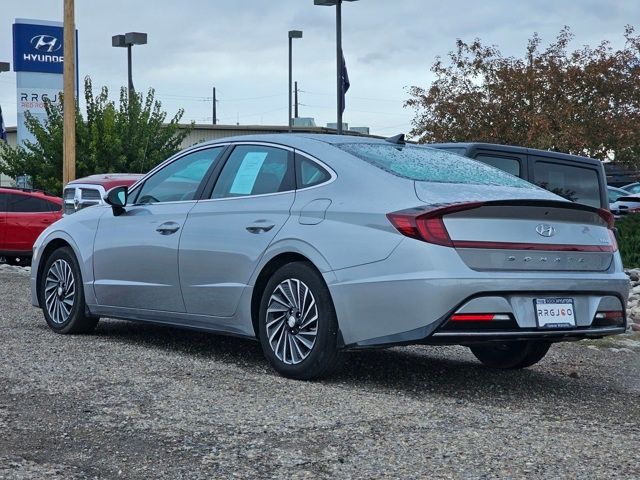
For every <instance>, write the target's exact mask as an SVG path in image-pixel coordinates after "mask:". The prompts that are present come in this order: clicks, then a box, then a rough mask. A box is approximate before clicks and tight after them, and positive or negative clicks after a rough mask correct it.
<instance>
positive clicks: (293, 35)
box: [289, 30, 302, 132]
mask: <svg viewBox="0 0 640 480" xmlns="http://www.w3.org/2000/svg"><path fill="white" fill-rule="evenodd" d="M294 38H302V31H300V30H289V132H292V131H293V118H291V108H292V104H291V94H292V92H291V90H292V88H293V39H294Z"/></svg>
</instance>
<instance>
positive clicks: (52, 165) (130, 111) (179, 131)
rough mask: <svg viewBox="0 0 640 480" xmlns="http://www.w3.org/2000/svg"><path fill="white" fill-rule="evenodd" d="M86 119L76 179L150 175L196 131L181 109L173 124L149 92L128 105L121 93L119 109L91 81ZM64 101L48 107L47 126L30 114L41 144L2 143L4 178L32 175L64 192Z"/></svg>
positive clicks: (81, 121) (79, 120)
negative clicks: (98, 175)
mask: <svg viewBox="0 0 640 480" xmlns="http://www.w3.org/2000/svg"><path fill="white" fill-rule="evenodd" d="M84 94H85V100H86V119H85V118H84V117H83V115H82V113H81V112H80V111H79V109H78V112H77V114H76V174H77V176H78V177H84V176H86V175H91V174H94V173H113V172H128V173H144V172H146V171H148V170H150V169H151V168H152V167H154V166H155V165H157V164H158V163H160V162H161V161H163V160H165V159H166V158H168V157H170V156H171V155H173V154H174V153H176V152H177V151H179V150H180V146H181V143H182V141H183V140H184V138H185V137H186V136H187V135H188V134H189V131H190V130H191V129H192V128H193V125H191V126H190V127H188V128H182V127H180V126H179V124H178V122H179V121H180V119H181V118H182V115H183V114H184V110H182V109H180V110H179V111H178V112H177V113H176V114H175V115H174V116H173V118H171V120H170V121H169V122H168V123H165V121H166V118H167V114H166V112H163V111H162V109H161V107H162V105H161V103H160V102H159V101H157V100H155V99H154V97H155V92H154V90H153V89H149V91H148V92H147V95H146V97H144V96H143V95H142V94H141V93H136V94H135V95H133V96H132V97H131V102H129V99H128V95H127V94H128V92H127V89H126V88H122V89H121V90H120V99H119V105H118V106H116V104H115V102H114V101H112V100H109V91H108V89H107V88H106V87H102V88H101V89H100V92H99V93H98V94H97V95H94V93H93V86H92V83H91V79H90V78H89V77H86V78H85V82H84ZM62 104H63V102H62V100H61V101H60V102H59V103H55V104H53V103H51V102H49V101H46V102H45V110H46V113H47V116H46V118H45V120H44V122H43V123H40V121H39V120H38V119H37V118H36V117H34V116H33V115H31V114H30V113H29V112H27V113H26V114H25V122H26V126H27V129H28V130H29V131H30V132H31V133H32V134H33V135H34V137H35V140H36V141H35V142H30V141H27V142H26V144H25V145H24V146H17V147H10V146H8V145H6V144H4V143H3V142H0V157H2V158H1V160H0V172H1V173H4V174H5V175H9V176H11V177H13V178H15V177H17V176H19V175H24V174H27V175H30V176H31V178H32V182H33V186H34V187H36V188H42V189H45V190H47V191H50V192H55V193H61V192H62V188H63V185H62V139H63V135H62V125H63V112H62Z"/></svg>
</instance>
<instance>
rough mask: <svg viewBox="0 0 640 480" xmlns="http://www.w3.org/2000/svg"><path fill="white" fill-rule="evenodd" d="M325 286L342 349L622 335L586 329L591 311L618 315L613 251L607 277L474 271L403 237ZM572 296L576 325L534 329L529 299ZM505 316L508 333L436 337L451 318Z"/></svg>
mask: <svg viewBox="0 0 640 480" xmlns="http://www.w3.org/2000/svg"><path fill="white" fill-rule="evenodd" d="M334 273H335V276H336V282H335V283H333V284H331V285H329V289H330V291H331V294H332V298H333V301H334V305H335V308H336V313H337V316H338V322H339V326H340V331H341V335H342V339H343V347H344V348H347V349H351V348H356V349H357V348H372V347H381V346H391V345H401V344H416V343H417V344H420V343H452V344H466V343H473V342H478V341H482V342H486V341H492V340H504V339H512V340H517V339H530V338H541V339H543V338H544V339H549V340H551V341H560V340H574V339H580V338H593V337H601V336H605V335H613V334H618V333H623V332H624V330H625V328H624V326H622V325H616V326H606V327H605V326H602V327H601V326H598V327H595V326H594V327H592V322H593V320H594V317H595V315H596V313H597V312H599V311H603V310H604V311H611V310H619V311H624V310H625V306H626V299H627V296H628V292H629V280H628V278H627V276H626V275H625V274H624V272H623V270H622V265H621V263H620V259H619V256H618V255H617V254H616V255H615V257H614V261H613V262H612V264H611V266H610V268H609V270H607V271H606V272H536V271H532V272H505V271H499V272H496V271H493V272H480V271H474V270H471V269H469V268H468V267H466V265H464V263H463V262H462V261H461V259H460V257H459V256H458V254H457V253H456V251H455V250H453V249H450V248H446V247H436V246H433V247H432V246H429V251H428V252H426V254H425V248H424V244H421V243H420V242H417V241H413V240H407V241H403V243H402V244H401V245H400V246H399V247H398V248H397V249H396V250H395V251H394V253H393V254H392V255H391V256H390V257H389V258H388V259H387V260H384V261H382V262H376V263H371V264H368V265H361V266H358V267H354V268H349V269H343V270H337V271H335V272H334ZM544 297H571V298H573V299H574V302H575V311H576V315H575V316H576V327H575V328H571V329H566V330H550V329H544V330H541V329H537V324H536V320H535V313H534V311H533V299H534V298H544ZM457 312H464V313H482V312H488V313H508V314H510V315H511V316H512V317H513V318H514V320H515V322H516V323H517V325H516V326H515V328H514V329H509V331H500V330H496V329H493V330H491V331H490V332H489V331H488V332H461V331H456V332H448V331H447V332H446V333H445V332H442V331H440V327H441V326H442V325H443V324H444V323H445V322H446V321H447V320H448V319H449V318H450V316H451V315H452V314H453V313H457Z"/></svg>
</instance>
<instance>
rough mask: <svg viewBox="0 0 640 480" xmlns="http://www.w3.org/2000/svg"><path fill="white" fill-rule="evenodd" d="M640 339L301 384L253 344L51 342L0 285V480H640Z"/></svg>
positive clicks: (357, 365) (406, 356)
mask: <svg viewBox="0 0 640 480" xmlns="http://www.w3.org/2000/svg"><path fill="white" fill-rule="evenodd" d="M639 339H640V336H638V335H635V336H634V335H626V336H622V337H616V338H615V339H606V340H604V341H598V342H593V341H592V342H589V343H585V342H582V343H577V344H561V345H556V346H554V347H553V348H552V350H551V352H550V353H549V355H548V356H547V357H546V358H545V360H543V361H542V362H541V363H540V364H538V365H537V366H535V367H533V368H530V369H527V370H523V371H509V372H495V371H490V370H487V369H485V368H483V367H481V366H480V365H479V364H478V363H477V362H476V361H475V360H474V358H473V357H472V356H471V354H470V353H469V352H468V350H467V349H465V348H462V347H437V348H436V347H411V348H394V349H389V350H379V351H370V352H365V353H354V354H349V355H348V357H347V364H346V365H345V367H344V369H343V370H342V371H341V372H340V373H339V374H338V375H337V376H335V377H334V378H332V379H330V380H326V381H322V382H316V383H311V382H296V381H292V380H286V379H284V378H281V377H279V376H277V375H276V374H275V373H274V372H273V371H271V370H270V369H269V368H268V367H267V365H266V362H265V360H264V359H263V357H262V353H261V351H260V349H259V346H258V344H257V343H255V342H251V341H247V340H239V339H230V338H224V337H219V336H214V335H208V334H203V333H196V332H188V331H180V330H176V329H171V328H164V327H157V326H148V325H144V324H138V323H127V322H121V321H116V320H106V321H101V322H100V324H99V326H98V329H97V331H96V333H95V334H93V335H88V336H61V335H56V334H54V333H52V332H51V331H49V329H48V328H47V327H46V325H45V323H44V320H43V318H42V315H41V313H40V311H39V310H37V309H35V308H32V307H31V306H30V305H29V301H28V278H27V276H26V275H25V274H24V273H23V274H20V273H16V272H14V273H2V272H0V478H18V479H23V478H24V479H31V478H48V479H68V478H94V477H95V478H118V477H120V478H141V479H146V478H189V479H199V478H202V479H206V478H229V477H240V478H272V477H281V478H287V477H288V478H292V479H293V478H330V477H331V478H419V477H422V478H425V477H429V478H505V477H506V478H525V477H526V478H545V479H546V478H559V477H570V478H638V476H639V475H640V455H639V454H640V426H639V425H638V419H640V375H639V373H640V341H639Z"/></svg>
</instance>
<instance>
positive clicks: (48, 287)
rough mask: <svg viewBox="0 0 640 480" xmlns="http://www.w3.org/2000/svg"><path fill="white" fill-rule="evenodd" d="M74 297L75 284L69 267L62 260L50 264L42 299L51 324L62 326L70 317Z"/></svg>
mask: <svg viewBox="0 0 640 480" xmlns="http://www.w3.org/2000/svg"><path fill="white" fill-rule="evenodd" d="M75 296H76V283H75V278H74V276H73V270H71V265H69V263H68V262H67V261H65V260H63V259H58V260H56V261H55V262H53V263H52V264H51V266H50V267H49V271H48V272H47V277H46V279H45V287H44V298H45V306H46V309H47V313H49V317H51V320H52V321H53V323H56V324H63V323H65V322H66V321H67V320H68V319H69V316H70V315H71V310H72V309H73V302H74V300H75Z"/></svg>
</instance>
